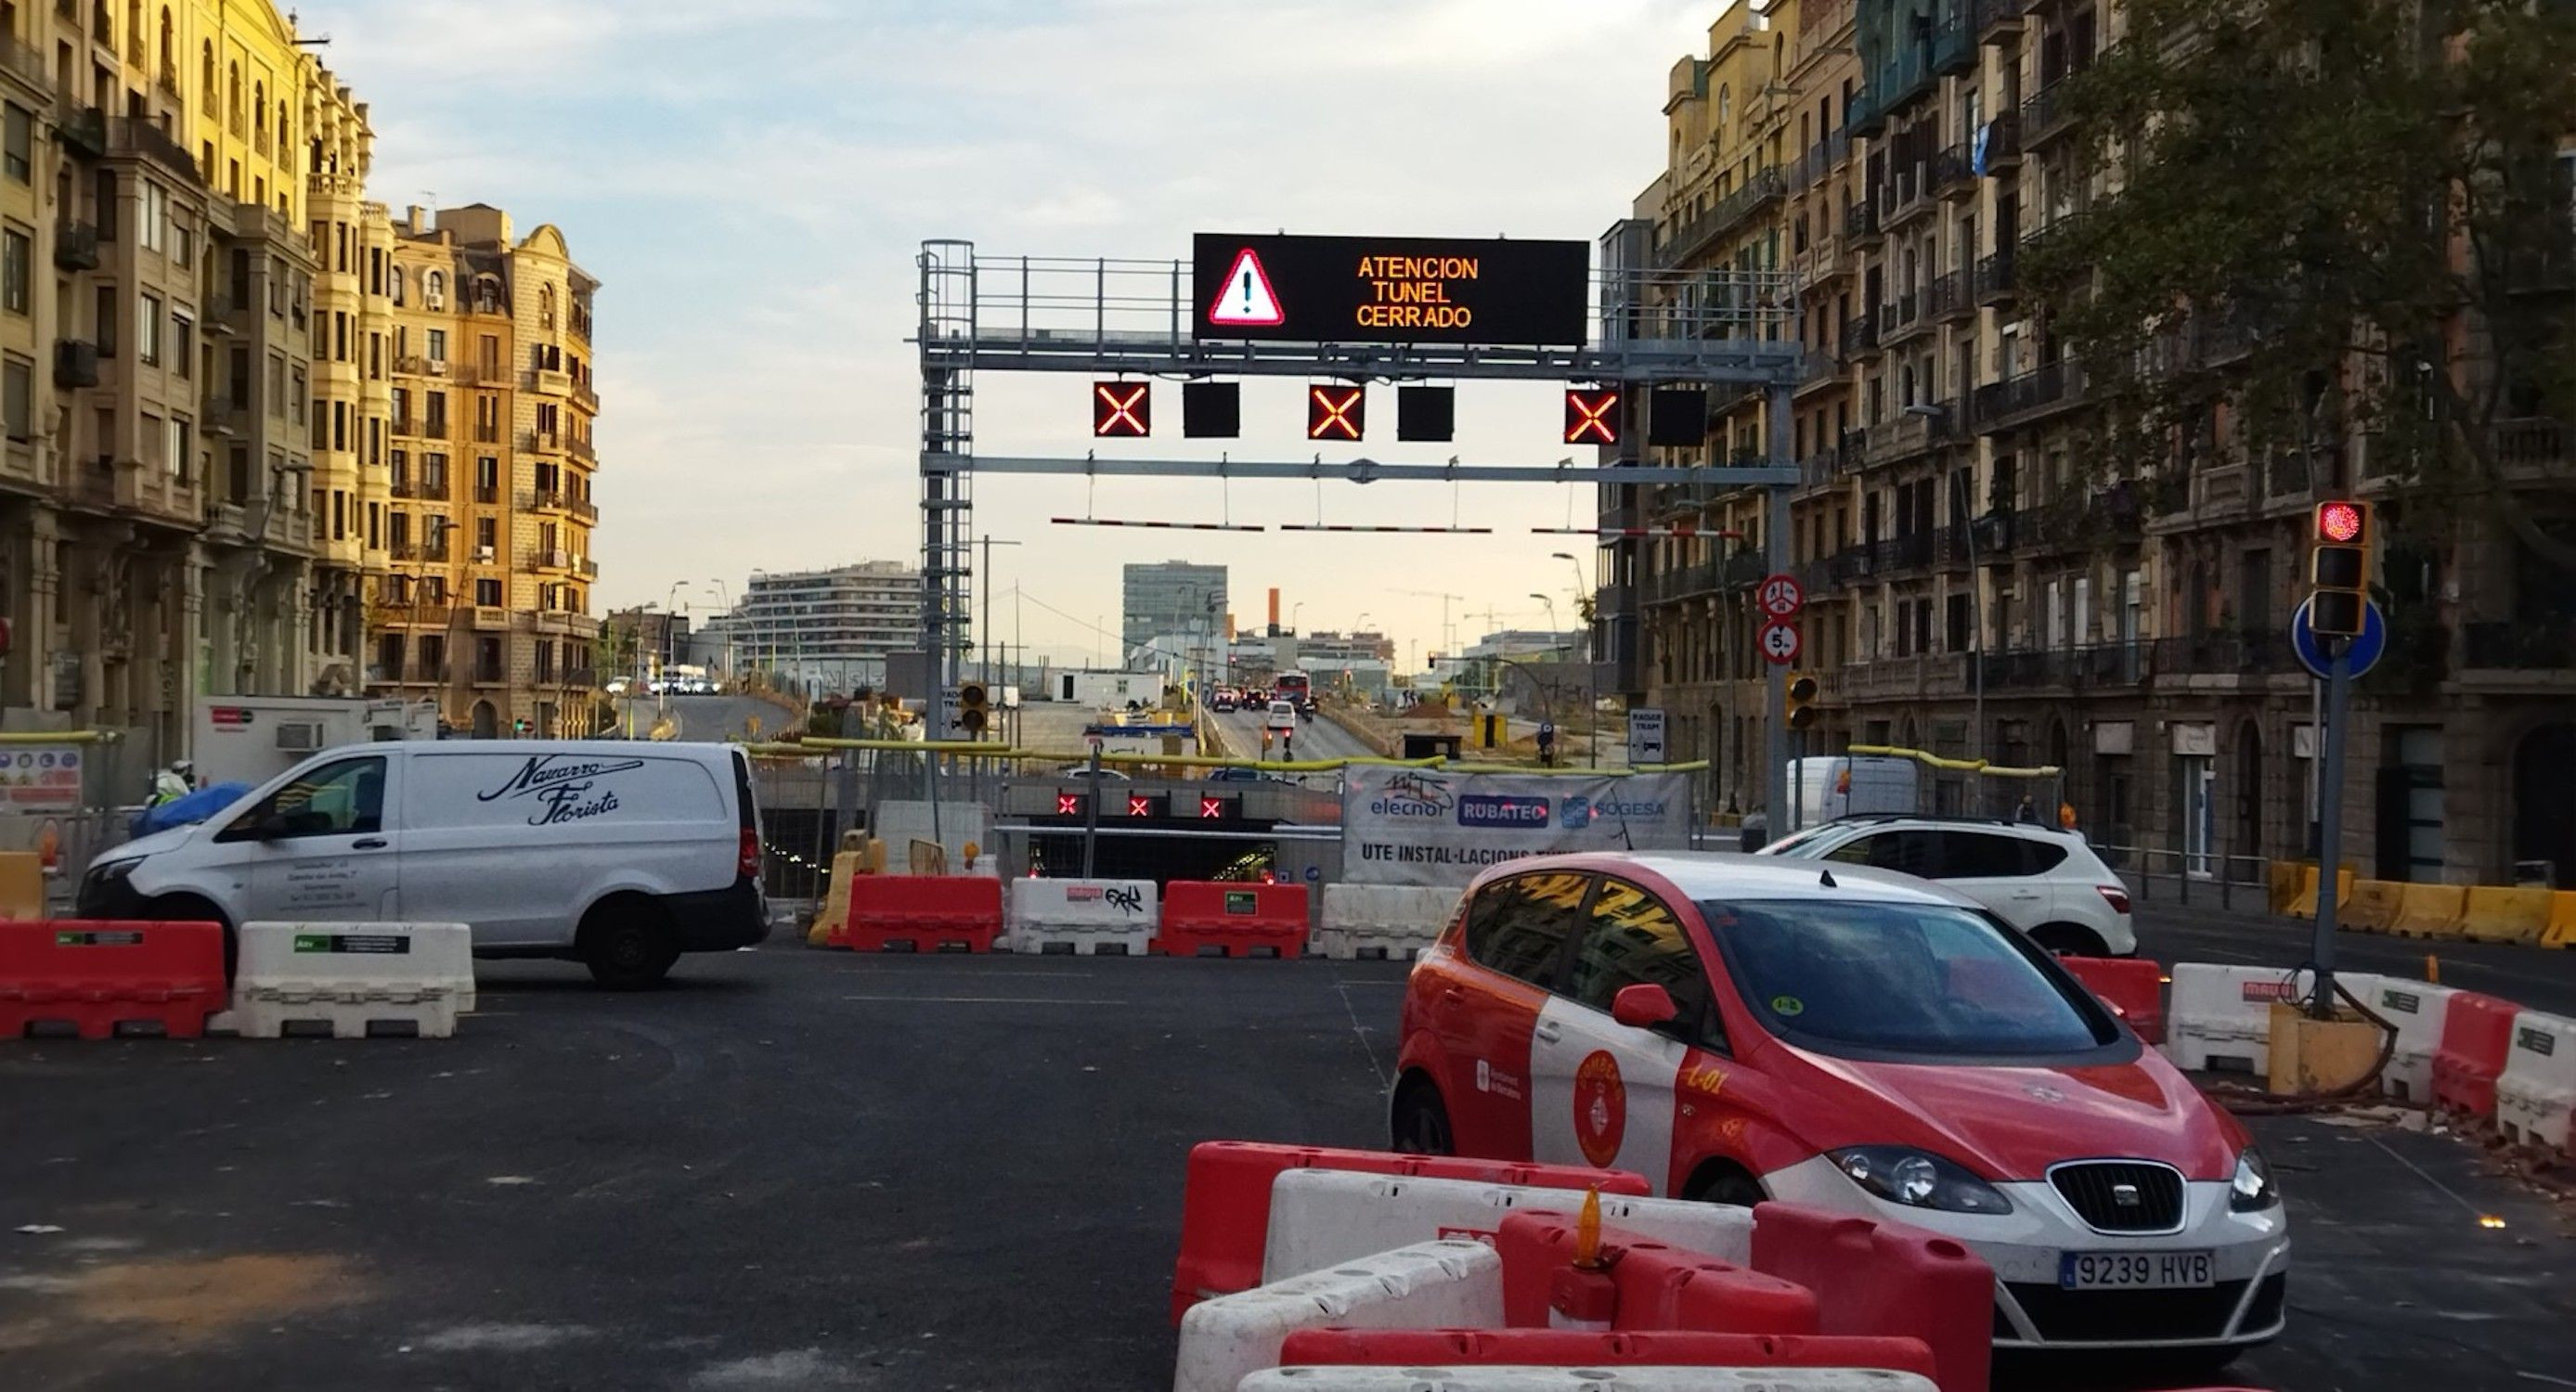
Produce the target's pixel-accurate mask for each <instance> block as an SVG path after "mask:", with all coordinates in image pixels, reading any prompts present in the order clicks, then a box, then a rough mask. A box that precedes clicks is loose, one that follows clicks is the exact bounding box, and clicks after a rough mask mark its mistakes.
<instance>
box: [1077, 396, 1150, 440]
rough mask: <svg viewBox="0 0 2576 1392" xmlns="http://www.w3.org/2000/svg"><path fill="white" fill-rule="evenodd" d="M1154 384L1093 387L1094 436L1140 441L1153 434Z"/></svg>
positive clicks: (1092, 431)
mask: <svg viewBox="0 0 2576 1392" xmlns="http://www.w3.org/2000/svg"><path fill="white" fill-rule="evenodd" d="M1153 392H1154V384H1153V383H1151V382H1094V383H1092V384H1091V433H1092V434H1093V435H1094V436H1097V437H1102V438H1108V437H1116V438H1121V439H1131V440H1141V439H1143V438H1145V437H1146V436H1148V435H1151V434H1153V433H1154V396H1153Z"/></svg>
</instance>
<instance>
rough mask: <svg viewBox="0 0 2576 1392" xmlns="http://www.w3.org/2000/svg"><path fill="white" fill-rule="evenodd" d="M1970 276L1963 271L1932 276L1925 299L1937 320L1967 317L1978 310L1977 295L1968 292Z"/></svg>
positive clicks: (1925, 292)
mask: <svg viewBox="0 0 2576 1392" xmlns="http://www.w3.org/2000/svg"><path fill="white" fill-rule="evenodd" d="M1968 280H1969V276H1968V274H1967V273H1966V272H1963V271H1944V272H1942V273H1941V274H1939V275H1937V276H1934V277H1932V283H1931V284H1930V285H1928V286H1926V287H1925V288H1924V291H1923V300H1924V304H1925V305H1926V306H1927V307H1928V309H1929V311H1930V313H1931V315H1932V317H1933V318H1934V319H1936V320H1947V319H1958V318H1966V317H1969V316H1972V315H1974V314H1975V313H1976V312H1977V301H1976V297H1975V296H1973V295H1970V294H1969V293H1968Z"/></svg>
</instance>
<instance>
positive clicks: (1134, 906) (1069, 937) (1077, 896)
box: [1003, 878, 1160, 957]
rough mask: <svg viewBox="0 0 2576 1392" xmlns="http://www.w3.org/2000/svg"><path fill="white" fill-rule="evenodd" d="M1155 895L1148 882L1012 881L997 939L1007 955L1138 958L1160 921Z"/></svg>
mask: <svg viewBox="0 0 2576 1392" xmlns="http://www.w3.org/2000/svg"><path fill="white" fill-rule="evenodd" d="M1157 897H1158V894H1157V890H1156V889H1155V885H1154V882H1153V881H1152V880H1045V879H1028V878H1021V879H1016V880H1012V881H1010V904H1009V915H1008V917H1009V924H1008V928H1007V931H1006V934H1005V936H1004V939H1003V941H1004V942H1005V943H1006V944H1007V945H1008V946H1009V948H1010V950H1011V951H1013V952H1071V953H1078V954H1089V955H1092V956H1099V955H1102V954H1104V953H1125V954H1126V955H1127V956H1130V957H1142V956H1144V955H1145V945H1146V944H1147V943H1149V942H1151V941H1153V938H1154V925H1155V924H1156V923H1157V922H1158V921H1159V920H1160V913H1159V905H1158V904H1157Z"/></svg>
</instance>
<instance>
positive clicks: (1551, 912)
mask: <svg viewBox="0 0 2576 1392" xmlns="http://www.w3.org/2000/svg"><path fill="white" fill-rule="evenodd" d="M1591 885H1592V877H1591V876H1590V875H1587V874H1583V873H1581V872H1579V871H1556V872H1550V873H1544V874H1533V875H1515V876H1513V877H1512V878H1510V879H1507V880H1503V881H1500V882H1497V883H1495V884H1492V885H1488V886H1486V887H1485V889H1484V890H1483V891H1482V892H1480V893H1478V894H1477V895H1476V902H1475V904H1474V906H1473V907H1471V908H1469V909H1468V911H1467V955H1468V956H1469V957H1472V958H1474V959H1475V960H1476V961H1478V962H1480V963H1483V964H1484V965H1486V966H1488V967H1491V968H1493V969H1494V970H1496V971H1498V972H1502V973H1503V974H1505V975H1507V976H1513V977H1518V978H1519V979H1521V980H1523V981H1526V982H1528V983H1530V984H1531V985H1533V986H1537V987H1539V988H1541V989H1546V988H1548V987H1550V986H1553V985H1554V984H1555V979H1556V959H1557V957H1558V956H1559V955H1560V952H1561V950H1562V949H1563V948H1564V946H1565V943H1566V940H1567V939H1568V938H1571V937H1572V936H1574V929H1575V927H1576V925H1577V924H1578V923H1579V922H1580V921H1581V917H1580V914H1581V910H1582V908H1583V895H1584V891H1585V890H1587V889H1589V888H1591Z"/></svg>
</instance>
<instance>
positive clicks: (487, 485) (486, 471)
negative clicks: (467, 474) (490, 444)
mask: <svg viewBox="0 0 2576 1392" xmlns="http://www.w3.org/2000/svg"><path fill="white" fill-rule="evenodd" d="M500 497H501V461H500V460H498V459H496V458H494V457H493V456H491V455H488V454H485V455H478V456H476V457H475V460H474V501H476V502H478V503H491V502H498V501H500Z"/></svg>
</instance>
